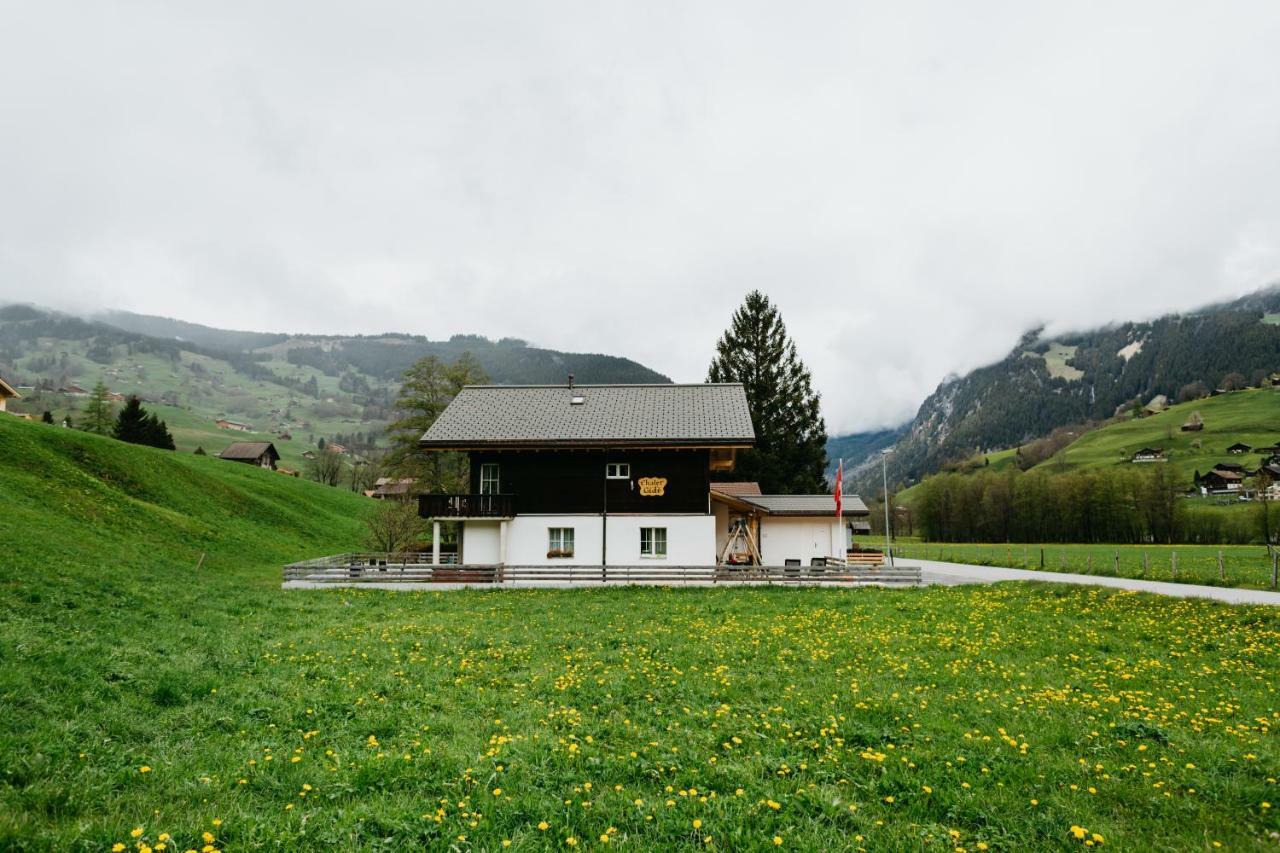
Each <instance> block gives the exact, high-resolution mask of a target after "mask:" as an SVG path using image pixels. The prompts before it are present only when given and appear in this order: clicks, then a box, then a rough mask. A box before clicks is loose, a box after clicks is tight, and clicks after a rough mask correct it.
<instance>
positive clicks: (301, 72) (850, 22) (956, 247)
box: [0, 2, 1280, 429]
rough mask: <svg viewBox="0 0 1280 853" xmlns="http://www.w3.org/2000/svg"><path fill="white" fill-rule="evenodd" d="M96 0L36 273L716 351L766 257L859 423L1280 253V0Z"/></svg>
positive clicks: (441, 327)
mask: <svg viewBox="0 0 1280 853" xmlns="http://www.w3.org/2000/svg"><path fill="white" fill-rule="evenodd" d="M1178 7H1181V8H1178ZM209 8H210V9H212V8H213V7H209ZM553 9H554V10H553ZM69 12H70V7H66V8H63V9H59V8H58V7H57V6H55V5H52V4H47V5H46V4H40V5H39V6H29V7H27V8H24V9H23V10H22V11H21V12H12V13H11V14H10V15H9V16H8V23H10V24H11V26H7V27H6V28H5V30H4V31H3V32H2V33H0V102H2V103H3V105H4V109H3V112H0V116H2V118H0V121H3V122H4V123H5V125H6V127H5V128H4V132H3V133H0V185H3V186H4V187H5V188H6V189H5V191H4V193H3V195H2V196H0V297H7V298H26V299H31V300H33V301H37V302H45V303H53V304H61V305H71V304H79V303H82V302H83V301H84V300H85V299H89V300H97V301H100V302H102V303H103V304H111V305H118V306H120V307H127V308H132V309H135V310H141V311H148V312H152V313H167V314H173V315H177V316H181V317H183V318H184V319H191V320H199V321H203V322H208V323H213V324H223V325H233V326H252V327H255V328H272V329H274V328H289V329H298V330H300V331H337V330H351V331H380V330H386V329H398V330H406V331H414V332H420V333H424V334H430V335H432V336H441V335H447V334H450V333H453V332H463V331H467V332H470V331H479V332H483V333H486V334H490V335H493V336H501V335H514V336H519V337H524V338H528V339H530V340H532V341H535V342H538V343H542V344H545V345H548V346H555V347H560V348H568V349H585V350H602V351H609V352H617V353H620V354H625V355H630V356H632V357H635V358H638V359H640V360H641V361H644V362H645V363H647V364H650V365H652V366H654V367H656V368H658V369H660V370H663V371H665V372H667V373H669V374H671V375H672V376H674V377H676V378H680V379H698V378H701V376H702V375H703V374H704V371H705V369H706V364H707V361H708V359H709V357H710V353H711V349H712V346H713V344H714V341H715V339H716V337H717V336H718V334H719V333H720V331H721V330H722V328H723V327H724V325H725V324H726V323H727V320H728V317H729V314H730V313H731V311H732V310H733V308H734V307H735V306H736V304H737V303H738V301H740V299H741V297H742V295H743V294H744V293H745V292H746V291H747V290H748V289H750V288H752V287H760V288H762V289H764V290H765V291H767V292H769V293H770V294H771V295H772V296H773V297H774V298H775V300H776V301H777V302H778V303H779V304H780V305H781V306H782V308H783V311H784V317H785V319H786V320H787V323H788V325H789V327H790V329H791V331H792V333H793V334H794V335H795V336H796V338H797V340H798V342H799V345H800V349H801V352H802V355H803V356H804V357H805V358H806V359H807V360H808V362H809V363H810V365H811V366H812V367H813V369H814V374H815V379H816V380H817V383H818V386H819V388H820V390H822V392H823V395H824V404H825V409H826V414H827V418H828V421H829V424H830V426H832V427H833V428H835V429H850V428H861V427H871V426H877V425H881V424H884V423H888V422H891V421H894V420H898V419H901V418H904V417H906V416H909V415H910V414H911V413H912V410H913V409H914V406H915V405H916V404H918V402H919V400H920V398H921V397H922V396H923V395H924V394H926V393H928V391H930V390H931V389H932V387H933V386H934V385H935V384H936V383H937V382H938V380H939V379H941V377H942V376H943V375H945V374H946V373H947V372H949V371H952V370H955V371H963V370H965V369H968V368H971V367H973V366H975V365H977V364H980V363H982V362H984V361H989V360H991V359H993V358H996V357H999V356H1000V355H1001V354H1003V352H1004V351H1005V350H1007V349H1008V347H1009V346H1010V345H1011V344H1012V343H1013V341H1014V340H1015V339H1016V337H1017V335H1018V334H1019V333H1020V332H1021V331H1022V330H1024V329H1025V328H1026V327H1029V326H1031V325H1034V324H1036V323H1040V322H1048V323H1050V324H1051V325H1053V326H1055V327H1066V326H1080V325H1090V324H1096V323H1101V322H1106V321H1108V320H1111V319H1117V318H1128V317H1137V316H1148V315H1150V314H1152V313H1159V312H1160V311H1162V310H1166V309H1177V308H1185V307H1189V306H1192V305H1195V304H1198V303H1201V302H1206V301H1212V300H1215V299H1219V298H1224V297H1227V296H1231V295H1234V294H1236V293H1239V292H1241V291H1243V290H1248V289H1251V288H1253V287H1256V286H1260V285H1262V284H1265V283H1267V282H1268V281H1270V280H1273V279H1275V278H1277V277H1280V233H1278V232H1277V228H1276V226H1275V223H1276V222H1277V221H1280V192H1278V190H1280V165H1278V164H1277V162H1276V158H1275V156H1274V152H1275V151H1277V150H1280V110H1278V109H1276V108H1275V107H1276V104H1277V100H1278V99H1280V79H1278V77H1277V75H1276V74H1275V72H1274V68H1275V65H1274V61H1273V50H1272V47H1273V45H1274V44H1275V43H1276V42H1277V37H1278V36H1280V7H1277V6H1275V4H1272V3H1267V2H1256V3H1246V2H1239V3H1221V4H1190V3H1185V4H1168V3H1163V4H1157V3H1149V4H1142V3H1138V4H1097V5H1092V4H1087V3H1086V4H1070V5H1067V4H1059V5H1058V6H1052V7H1046V6H1044V4H1034V5H1033V4H1023V3H979V4H947V3H933V4H926V3H915V4H910V3H908V4H893V5H892V6H891V7H889V6H886V7H884V8H882V9H874V8H873V9H866V8H854V7H852V6H851V5H850V4H840V3H826V4H821V3H811V4H798V5H797V4H787V5H786V6H785V8H784V7H783V6H780V5H777V4H743V3H733V4H728V3H725V4H696V5H693V6H690V5H689V4H642V5H636V4H600V3H579V4H560V5H556V6H554V7H550V6H545V5H543V6H539V7H537V8H535V7H532V6H528V5H526V4H508V5H507V6H506V7H503V8H499V7H495V6H492V5H489V6H476V5H473V4H468V5H464V4H419V3H404V4H392V3H387V4H377V5H375V6H370V7H366V8H361V9H360V10H359V11H357V10H356V9H355V7H349V6H348V7H338V6H333V7H327V8H326V7H324V5H323V4H305V5H302V4H298V5H292V4H281V5H275V6H272V7H271V9H269V10H265V11H264V10H263V9H262V8H261V6H260V5H255V4H243V5H237V4H220V5H219V6H218V7H216V10H215V11H209V9H206V10H204V11H201V12H198V13H197V12H188V11H181V10H179V8H178V7H176V6H171V5H156V6H146V5H135V4H122V5H118V6H113V7H107V6H105V5H102V6H93V5H91V6H89V7H77V8H76V9H75V14H76V15H77V17H78V19H79V20H78V25H77V26H75V27H68V26H66V25H65V21H66V20H67V17H68V14H69ZM250 299H251V300H252V302H253V304H255V305H257V306H261V307H262V310H263V311H264V312H265V315H264V314H263V313H259V314H256V315H255V316H253V317H251V318H249V317H246V316H245V315H244V313H243V312H242V311H241V310H240V309H239V306H242V305H243V304H245V302H246V300H250Z"/></svg>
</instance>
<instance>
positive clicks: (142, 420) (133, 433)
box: [111, 397, 147, 444]
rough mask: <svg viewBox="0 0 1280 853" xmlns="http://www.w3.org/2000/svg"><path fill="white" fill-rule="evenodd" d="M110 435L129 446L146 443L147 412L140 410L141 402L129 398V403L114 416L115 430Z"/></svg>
mask: <svg viewBox="0 0 1280 853" xmlns="http://www.w3.org/2000/svg"><path fill="white" fill-rule="evenodd" d="M111 434H112V435H114V436H115V437H116V438H118V439H120V440H121V441H127V442H129V443H130V444H146V443H147V441H146V439H147V410H146V409H144V408H142V401H141V400H139V399H138V398H137V397H130V398H129V402H127V403H125V404H124V408H123V409H121V410H120V414H119V415H117V416H116V425H115V429H113V430H112V431H111Z"/></svg>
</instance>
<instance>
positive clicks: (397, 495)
mask: <svg viewBox="0 0 1280 853" xmlns="http://www.w3.org/2000/svg"><path fill="white" fill-rule="evenodd" d="M417 482H418V481H417V479H415V478H413V477H379V478H378V479H377V480H375V481H374V483H373V488H372V489H370V490H369V497H371V498H374V499H375V500H380V501H381V500H387V499H392V498H393V499H396V500H408V499H409V497H410V496H411V495H412V493H413V487H414V484H416V483H417Z"/></svg>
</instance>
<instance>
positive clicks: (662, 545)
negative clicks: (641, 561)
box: [640, 527, 667, 557]
mask: <svg viewBox="0 0 1280 853" xmlns="http://www.w3.org/2000/svg"><path fill="white" fill-rule="evenodd" d="M640 556H641V557H665V556H667V528H665V527H641V528H640Z"/></svg>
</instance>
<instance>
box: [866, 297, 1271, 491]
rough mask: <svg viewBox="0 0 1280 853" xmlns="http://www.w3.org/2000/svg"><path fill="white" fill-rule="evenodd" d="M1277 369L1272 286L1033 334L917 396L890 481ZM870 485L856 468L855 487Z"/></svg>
mask: <svg viewBox="0 0 1280 853" xmlns="http://www.w3.org/2000/svg"><path fill="white" fill-rule="evenodd" d="M1276 370H1280V286H1272V287H1270V288H1267V289H1264V290H1260V291H1258V292H1256V293H1252V294H1249V295H1248V296H1245V297H1242V298H1240V299H1237V300H1233V301H1231V302H1225V303H1220V304H1216V305H1211V306H1207V307H1205V308H1201V309H1199V310H1196V311H1193V312H1189V313H1186V314H1170V315H1167V316H1164V317H1161V318H1159V319H1156V320H1151V321H1147V322H1127V323H1119V324H1116V325H1112V326H1107V327H1104V328H1100V329H1094V330H1091V331H1082V332H1072V333H1069V334H1061V335H1056V336H1053V337H1052V338H1045V337H1044V336H1043V334H1042V330H1040V329H1036V330H1033V331H1030V332H1028V333H1027V334H1025V335H1024V336H1023V337H1022V339H1021V340H1020V341H1019V342H1018V344H1017V345H1016V346H1015V347H1014V348H1013V350H1012V351H1011V352H1010V353H1009V354H1008V355H1007V356H1005V357H1004V358H1003V359H1001V360H1000V361H998V362H996V363H995V364H991V365H988V366H986V367H981V368H978V369H977V370H974V371H972V372H971V373H969V374H968V375H966V376H963V377H948V378H947V379H946V380H944V381H943V382H942V384H940V385H939V386H938V388H937V389H936V390H935V391H934V392H933V393H932V394H930V395H929V397H928V398H926V399H925V401H924V402H923V403H922V404H921V406H920V409H919V411H918V412H917V413H916V416H915V418H914V419H913V420H912V421H911V424H910V426H909V429H908V430H907V431H906V434H905V435H903V436H902V437H901V438H900V439H899V440H898V441H896V442H895V443H894V445H893V452H892V454H891V455H890V457H889V471H890V482H891V484H892V483H899V484H908V485H909V484H911V483H914V482H917V481H919V479H920V478H921V477H924V476H926V475H928V474H932V473H934V472H936V471H938V470H939V469H940V468H942V466H943V465H945V464H947V463H949V462H955V461H958V460H962V459H965V458H967V457H969V456H971V455H973V454H975V453H979V452H985V451H989V450H996V449H1001V448H1010V447H1016V446H1018V445H1020V444H1023V443H1026V442H1028V441H1031V440H1033V439H1035V438H1038V437H1040V436H1043V435H1046V434H1048V433H1049V432H1051V431H1052V430H1054V429H1055V428H1057V427H1060V426H1065V425H1068V424H1078V423H1083V422H1087V421H1099V420H1104V419H1106V418H1109V417H1112V416H1113V415H1114V414H1115V413H1116V410H1117V409H1118V408H1121V407H1126V406H1129V405H1132V404H1133V403H1134V402H1135V401H1136V402H1139V403H1145V402H1146V401H1148V400H1150V399H1151V398H1153V397H1155V396H1156V395H1158V394H1163V395H1165V396H1167V397H1168V398H1169V400H1170V401H1176V400H1177V399H1178V397H1179V394H1180V393H1182V392H1184V389H1187V388H1188V386H1191V385H1193V384H1195V383H1203V386H1204V387H1205V388H1207V389H1209V390H1212V389H1215V388H1218V387H1220V386H1222V385H1223V383H1224V382H1226V383H1227V384H1233V385H1234V384H1241V382H1242V381H1243V382H1244V383H1249V384H1253V383H1256V382H1257V381H1258V380H1259V377H1260V376H1263V377H1265V376H1266V375H1269V374H1270V373H1271V372H1273V371H1276ZM876 473H878V472H876ZM877 481H878V477H873V476H872V474H871V472H862V473H861V474H860V475H859V476H858V477H856V478H855V484H854V485H855V487H856V486H857V485H862V486H864V487H871V488H874V486H875V485H876V483H877Z"/></svg>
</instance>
